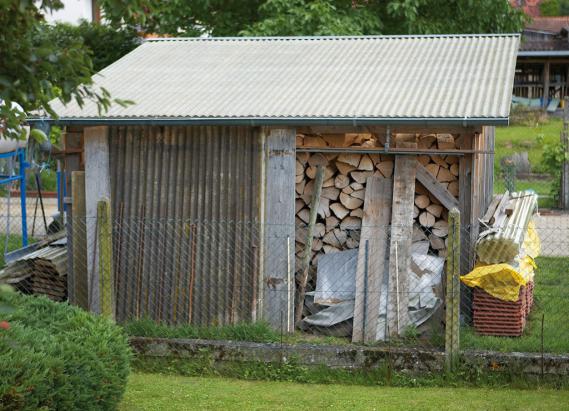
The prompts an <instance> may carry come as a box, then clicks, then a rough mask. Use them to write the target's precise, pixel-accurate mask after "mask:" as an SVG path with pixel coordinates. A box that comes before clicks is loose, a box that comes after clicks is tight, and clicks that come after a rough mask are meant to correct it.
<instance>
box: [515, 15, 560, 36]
mask: <svg viewBox="0 0 569 411" xmlns="http://www.w3.org/2000/svg"><path fill="white" fill-rule="evenodd" d="M566 27H569V16H558V17H533V18H532V19H531V21H530V22H529V23H528V24H526V27H525V29H526V30H532V31H544V32H548V33H554V34H557V33H559V32H561V30H562V29H563V28H566Z"/></svg>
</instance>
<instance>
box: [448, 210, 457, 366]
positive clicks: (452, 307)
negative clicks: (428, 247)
mask: <svg viewBox="0 0 569 411" xmlns="http://www.w3.org/2000/svg"><path fill="white" fill-rule="evenodd" d="M448 225H449V232H448V255H447V261H446V296H445V300H446V328H445V364H446V369H447V371H453V370H454V369H456V365H457V364H458V359H459V348H460V346H459V336H460V321H459V316H460V278H459V275H460V212H459V211H458V209H456V208H453V209H452V210H451V211H450V212H449V215H448Z"/></svg>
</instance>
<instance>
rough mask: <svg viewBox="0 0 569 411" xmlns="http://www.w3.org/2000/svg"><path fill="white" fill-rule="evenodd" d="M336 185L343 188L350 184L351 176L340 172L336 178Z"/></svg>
mask: <svg viewBox="0 0 569 411" xmlns="http://www.w3.org/2000/svg"><path fill="white" fill-rule="evenodd" d="M334 185H335V186H336V188H339V189H342V188H344V187H347V186H348V185H350V177H348V176H347V175H344V174H338V175H337V176H336V178H335V179H334Z"/></svg>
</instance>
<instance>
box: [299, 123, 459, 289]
mask: <svg viewBox="0 0 569 411" xmlns="http://www.w3.org/2000/svg"><path fill="white" fill-rule="evenodd" d="M393 140H394V143H395V145H396V146H399V147H405V148H412V147H419V148H421V149H431V150H437V149H441V150H449V149H454V148H456V145H457V144H458V143H457V141H456V139H455V138H454V137H453V136H452V135H450V134H442V135H432V134H430V135H415V134H410V135H409V134H395V135H394V136H393ZM297 146H298V147H311V148H330V147H331V148H338V147H343V148H346V150H345V151H343V152H340V153H336V152H334V153H332V152H326V151H325V150H323V151H322V152H304V151H298V152H297V158H296V160H297V161H296V203H295V214H296V226H297V229H296V243H295V252H296V267H297V268H298V267H304V264H303V257H304V256H305V254H304V252H305V249H306V244H307V243H308V240H307V237H308V231H307V229H306V226H307V225H308V223H309V219H310V204H311V200H312V195H313V193H314V192H315V189H316V188H315V178H316V174H317V170H318V168H319V167H322V168H323V170H324V177H323V184H322V191H321V195H320V201H319V203H318V213H317V214H318V215H317V219H316V223H315V225H314V228H313V229H311V232H312V235H313V236H314V238H313V241H312V245H311V248H312V256H311V258H310V270H309V287H308V288H310V284H312V286H314V284H315V276H316V267H317V262H318V256H319V255H322V254H329V253H335V252H339V251H343V250H351V249H355V248H358V247H359V245H360V237H361V226H362V218H363V215H364V205H365V204H364V202H365V198H366V183H367V181H368V178H369V177H372V176H375V177H382V178H385V179H392V178H393V173H394V164H395V156H393V155H386V154H380V153H371V154H360V153H355V152H353V151H352V152H350V147H369V148H381V147H382V146H383V143H382V139H381V138H380V137H377V136H375V135H373V134H369V133H365V134H338V135H298V136H297ZM416 159H417V165H418V167H419V165H420V166H422V167H424V168H425V169H426V170H427V172H428V173H429V175H430V176H432V178H433V180H434V182H435V183H436V184H437V185H439V186H441V187H442V189H444V191H445V193H447V195H448V196H449V197H450V198H452V199H453V201H456V199H457V198H458V195H459V183H458V175H459V167H458V160H459V158H458V157H456V156H448V155H436V154H433V155H421V156H416ZM448 193H450V194H448ZM447 208H448V207H445V206H444V205H443V204H442V203H441V201H440V200H439V198H437V197H436V196H435V195H433V193H432V192H431V191H429V190H428V189H427V188H425V186H424V185H422V184H421V183H420V182H419V180H417V182H416V184H415V196H414V201H413V204H412V207H411V209H412V213H413V221H414V227H413V238H412V240H413V242H414V243H416V242H421V243H422V245H423V248H425V249H426V250H427V251H428V252H429V254H431V255H437V256H440V257H446V248H447V236H448V223H447V219H448V209H447ZM379 229H383V230H384V231H387V230H389V227H387V225H386V226H385V227H382V228H380V227H376V230H379ZM388 234H389V233H388ZM375 236H376V237H377V235H375ZM299 277H302V279H303V280H304V275H303V274H301V273H298V272H297V278H299ZM303 283H304V281H303Z"/></svg>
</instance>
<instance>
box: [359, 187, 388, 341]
mask: <svg viewBox="0 0 569 411" xmlns="http://www.w3.org/2000/svg"><path fill="white" fill-rule="evenodd" d="M392 187H393V180H391V179H387V178H383V177H373V176H372V177H368V179H367V182H366V192H365V201H364V216H363V219H362V229H361V237H360V246H359V250H358V265H357V270H356V300H355V305H354V327H353V332H352V341H353V342H362V341H366V342H372V341H376V340H377V339H378V336H377V326H378V321H379V311H380V305H379V302H380V296H381V293H382V288H383V282H384V275H385V274H386V268H387V267H388V264H387V259H388V257H389V252H388V246H389V242H388V238H389V235H388V232H387V231H388V229H389V223H390V221H391V204H392V201H393V198H392ZM366 244H367V247H366ZM366 274H367V275H366ZM366 280H367V281H366ZM379 337H381V339H383V338H384V337H385V336H379Z"/></svg>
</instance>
